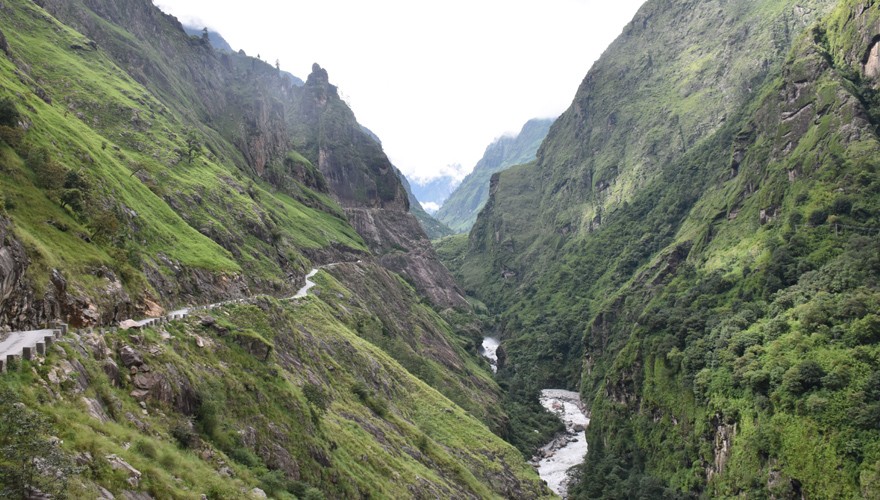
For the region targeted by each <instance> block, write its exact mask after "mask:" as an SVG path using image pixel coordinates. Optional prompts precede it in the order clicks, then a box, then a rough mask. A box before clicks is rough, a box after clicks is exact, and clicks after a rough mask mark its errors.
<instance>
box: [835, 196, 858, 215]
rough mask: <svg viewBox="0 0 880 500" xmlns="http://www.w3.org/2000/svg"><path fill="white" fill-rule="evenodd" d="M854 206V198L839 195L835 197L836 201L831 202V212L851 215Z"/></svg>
mask: <svg viewBox="0 0 880 500" xmlns="http://www.w3.org/2000/svg"><path fill="white" fill-rule="evenodd" d="M852 207H853V203H852V200H850V199H849V198H847V197H846V196H839V197H837V198H835V199H834V203H832V204H831V213H833V214H835V215H849V213H850V212H851V211H852Z"/></svg>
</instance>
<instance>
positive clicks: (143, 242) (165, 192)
mask: <svg viewBox="0 0 880 500" xmlns="http://www.w3.org/2000/svg"><path fill="white" fill-rule="evenodd" d="M9 15H10V18H9V20H8V21H9V22H8V25H5V26H4V34H5V35H6V37H7V39H8V41H9V44H10V47H12V51H13V55H14V57H15V58H16V59H15V60H18V61H27V63H28V66H27V68H26V69H21V68H17V67H16V66H15V63H14V62H13V61H12V60H10V59H8V58H2V60H0V84H2V86H3V88H4V94H3V97H12V98H13V100H14V102H15V104H16V107H17V108H18V110H19V112H20V113H22V114H23V116H24V117H25V119H26V120H27V122H28V123H29V130H28V131H27V133H26V134H25V137H24V142H23V144H21V145H19V146H18V147H17V148H15V149H13V148H10V147H8V146H7V145H5V144H0V154H2V157H3V168H2V171H0V187H2V189H3V193H4V201H5V203H6V205H7V210H6V213H7V214H8V216H9V217H10V218H11V219H12V221H13V222H14V228H15V234H16V235H17V237H18V238H20V239H21V240H22V241H23V242H24V243H25V245H26V248H27V249H28V254H29V257H30V258H31V260H32V262H33V265H32V266H31V267H30V268H29V270H28V275H29V279H30V280H31V282H32V283H33V284H34V286H36V287H38V289H41V288H42V287H44V286H45V284H46V283H48V277H49V274H50V272H51V270H52V269H59V270H60V271H62V273H64V274H65V275H66V276H68V279H72V280H73V283H72V285H74V286H82V287H83V288H84V289H85V291H86V292H89V291H94V289H93V288H91V287H90V286H87V285H88V284H87V283H85V281H87V280H85V279H81V278H80V277H81V276H85V275H88V274H89V273H90V272H91V270H93V269H97V268H100V267H102V266H106V267H109V268H111V269H115V270H116V271H117V274H120V275H123V276H129V277H130V279H128V280H127V283H126V286H127V287H128V288H129V290H128V291H129V293H131V294H132V295H133V296H135V297H140V296H142V295H143V294H149V295H154V294H155V293H154V292H152V291H150V290H149V289H144V288H143V287H144V286H145V285H146V283H147V279H146V277H145V275H144V274H143V273H144V269H145V268H159V270H160V272H162V273H164V274H169V273H170V274H173V272H172V271H170V270H168V269H165V265H164V264H163V259H164V258H167V259H168V260H170V261H171V262H175V263H177V264H179V265H181V266H183V267H184V268H188V269H194V270H195V269H198V270H203V271H207V272H209V273H213V274H215V275H226V276H228V275H233V274H239V273H244V274H246V275H248V276H249V277H250V278H251V279H255V280H266V282H274V283H276V284H277V281H278V279H277V277H278V276H282V275H285V274H287V273H286V272H285V270H284V269H283V267H284V266H293V267H294V268H306V267H307V266H308V258H307V257H306V256H305V255H304V252H307V251H310V250H317V249H324V248H329V247H331V246H339V247H347V248H350V249H353V250H356V251H365V250H366V246H365V245H364V243H363V241H362V240H361V238H360V237H359V236H358V235H357V233H356V232H355V231H354V230H353V229H352V228H351V227H350V225H349V224H348V223H347V222H346V221H345V219H344V215H343V213H342V210H341V208H339V206H338V205H337V204H336V203H335V202H334V201H333V200H332V199H330V197H329V196H328V195H327V194H324V193H320V192H315V191H313V190H311V189H310V188H309V187H307V186H304V185H299V184H296V183H293V184H292V186H293V188H292V189H293V191H291V194H288V193H285V192H282V191H279V190H278V189H276V188H275V187H273V186H271V185H270V184H268V183H267V182H265V181H263V180H262V179H259V178H255V179H249V178H248V175H247V174H246V173H244V172H242V170H241V169H240V166H241V163H242V162H243V160H242V159H241V155H240V153H237V151H236V149H235V147H234V146H233V145H232V144H230V143H229V142H227V141H229V139H228V138H223V137H221V136H219V135H218V134H217V132H215V131H213V130H210V129H208V128H206V127H199V128H198V130H199V134H200V135H199V137H200V138H201V140H202V141H203V144H205V146H206V148H205V149H203V151H204V152H205V154H203V155H202V156H201V157H198V158H196V159H195V160H193V161H192V162H186V161H179V159H178V158H177V156H176V155H175V154H174V153H173V152H174V150H175V149H178V148H181V147H182V141H183V137H184V135H185V134H184V133H183V131H184V130H185V129H186V128H187V127H186V124H187V123H190V122H189V120H190V119H191V117H190V116H189V115H188V113H185V112H183V111H182V110H183V109H186V106H178V103H177V102H175V101H169V100H168V96H166V95H163V94H161V93H156V92H155V90H153V89H147V88H145V87H144V86H142V85H141V84H139V83H137V82H136V81H135V80H134V79H133V78H132V77H131V76H129V75H128V74H127V73H126V71H125V70H123V68H120V67H119V66H117V65H116V63H114V61H113V60H112V59H111V58H110V57H109V54H108V52H106V51H105V50H98V51H93V50H91V49H88V50H74V49H71V48H70V45H71V44H75V43H76V44H80V45H84V44H85V42H84V37H83V36H82V35H80V34H78V33H76V32H75V31H72V30H71V29H69V28H67V27H66V26H64V25H62V24H59V23H57V22H56V21H55V20H54V19H53V18H51V17H50V16H47V15H46V14H45V13H44V11H42V9H40V8H39V7H38V6H36V5H35V4H32V3H28V2H15V3H14V5H10V9H9ZM98 22H99V25H100V26H102V27H103V29H107V30H109V31H108V32H109V33H110V36H112V37H114V38H113V40H112V41H110V40H105V42H107V43H110V44H114V45H112V46H111V47H108V50H116V49H119V48H120V47H125V48H127V50H135V48H134V47H135V46H139V43H140V42H138V41H137V39H136V38H134V37H132V36H131V34H129V33H127V32H126V31H124V30H121V29H119V28H118V27H114V26H113V25H111V24H109V23H106V22H105V21H103V20H101V21H98ZM115 44H118V45H115ZM16 72H17V73H16ZM17 74H18V75H21V77H20V78H19V77H18V76H17ZM37 86H39V87H40V88H42V89H44V90H45V91H46V92H47V93H48V95H49V96H51V99H52V104H51V105H50V104H48V103H46V102H44V101H43V100H42V99H40V98H39V97H37V95H36V94H35V92H34V91H35V89H36V88H37ZM245 90H246V89H244V88H243V89H242V91H245ZM175 91H176V92H178V93H179V94H182V95H190V96H191V92H192V89H183V88H182V87H179V86H178V87H176V90H175ZM37 148H46V149H47V150H48V152H49V154H50V158H51V159H52V161H53V162H55V163H57V164H58V165H60V166H61V167H62V168H63V169H66V170H82V171H84V172H85V173H86V176H87V178H88V179H89V181H90V184H91V185H92V189H91V192H90V193H89V195H88V200H87V201H88V203H87V207H86V208H87V210H86V213H75V212H74V211H72V210H71V209H69V208H64V207H62V206H60V204H59V203H58V201H57V198H56V196H55V195H53V194H52V193H47V192H46V191H44V190H43V189H41V188H40V187H39V184H40V182H41V180H40V179H38V178H37V177H36V176H35V174H34V173H33V172H31V171H30V170H29V169H28V168H27V167H26V166H25V161H24V159H25V158H26V157H27V155H28V152H29V151H33V150H35V149H37ZM206 149H207V150H206ZM289 155H290V156H292V157H293V158H295V159H296V160H297V161H302V162H303V163H304V164H310V163H309V162H308V160H306V159H305V158H304V157H302V155H299V153H296V152H295V151H292V152H290V153H289ZM292 194H293V195H296V196H293V195H292ZM99 210H110V211H111V212H113V213H114V214H115V215H114V218H115V219H116V221H117V224H118V228H117V229H116V230H115V231H114V232H112V233H111V234H108V235H107V237H105V238H103V239H99V240H95V239H94V238H93V237H92V236H93V235H94V233H95V230H96V224H97V223H98V222H96V221H97V219H96V216H95V215H94V212H96V211H99ZM47 222H51V224H52V226H55V227H63V228H65V229H63V230H59V229H55V227H52V226H49V225H47ZM89 239H91V240H92V241H89ZM160 256H164V257H163V258H160ZM146 286H147V287H148V286H149V285H146ZM280 286H284V283H280Z"/></svg>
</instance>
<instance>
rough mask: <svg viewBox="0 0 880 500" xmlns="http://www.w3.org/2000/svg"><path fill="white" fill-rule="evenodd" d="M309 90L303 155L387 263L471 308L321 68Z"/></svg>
mask: <svg viewBox="0 0 880 500" xmlns="http://www.w3.org/2000/svg"><path fill="white" fill-rule="evenodd" d="M303 91H304V95H303V97H302V99H301V101H300V102H299V108H298V114H297V116H299V117H301V118H300V119H301V120H302V121H303V125H306V129H307V130H308V131H310V132H309V133H308V134H306V139H305V142H303V143H301V144H297V149H298V150H301V151H306V152H311V153H312V154H315V155H317V162H316V165H317V166H318V169H319V170H320V171H321V173H322V174H323V175H324V177H325V178H326V179H327V183H328V185H329V187H330V192H331V193H332V194H333V197H334V198H336V200H337V201H338V202H339V203H340V205H342V206H343V207H344V209H345V213H346V215H347V216H348V219H349V222H351V224H352V226H354V228H355V230H356V231H357V232H358V234H360V235H361V237H362V238H363V239H364V241H365V242H366V243H367V245H368V246H369V248H370V250H371V251H372V252H373V253H374V254H375V255H376V256H377V257H378V258H379V262H380V263H381V264H382V265H383V266H385V267H386V268H388V269H390V270H392V271H394V272H397V273H400V274H401V275H402V276H404V278H406V279H407V280H408V281H409V282H410V283H411V284H412V285H413V286H414V287H415V288H416V289H417V290H418V291H419V292H421V293H422V294H423V295H425V296H426V297H428V299H430V301H431V303H432V304H434V305H435V306H437V307H441V308H447V307H460V308H466V307H468V306H467V302H466V301H465V300H464V297H463V294H462V292H461V290H460V289H459V288H458V286H457V285H456V284H455V281H454V279H453V278H452V276H451V275H450V274H449V271H448V270H447V269H446V268H445V267H444V266H443V264H442V263H441V262H440V261H439V259H438V258H437V255H436V253H435V252H434V249H433V247H432V246H431V242H430V240H429V239H428V237H427V236H426V235H425V232H424V230H423V229H422V227H421V225H420V224H419V222H418V220H417V219H416V218H415V217H414V216H413V215H411V214H410V213H409V200H408V197H407V194H406V190H405V189H404V188H403V185H402V184H401V181H400V179H399V177H398V175H397V170H396V169H395V168H394V166H393V165H392V164H391V162H390V161H389V160H388V157H387V156H385V153H384V152H383V151H382V147H381V144H380V143H378V142H377V141H376V140H375V139H373V138H372V137H371V136H370V135H369V134H368V133H367V132H365V131H364V129H363V127H361V126H360V125H359V124H358V123H357V121H356V120H355V117H354V114H353V113H352V112H351V110H350V109H349V108H348V106H346V105H345V103H344V102H342V100H341V99H340V98H339V96H338V93H337V90H336V87H335V86H333V85H331V84H330V81H329V77H328V74H327V71H326V70H325V69H323V68H321V67H320V66H319V65H317V64H315V65H314V66H313V68H312V74H311V75H309V78H308V80H307V81H306V85H305V87H304V88H303Z"/></svg>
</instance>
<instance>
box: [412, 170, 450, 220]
mask: <svg viewBox="0 0 880 500" xmlns="http://www.w3.org/2000/svg"><path fill="white" fill-rule="evenodd" d="M460 182H461V181H460V180H459V179H457V178H455V177H453V176H451V175H443V176H441V177H435V178H433V179H430V180H421V179H413V180H411V181H410V183H409V185H410V187H411V189H412V192H413V195H415V197H416V199H417V200H419V202H420V203H421V204H422V207H423V208H424V209H425V210H426V211H428V212H429V213H433V212H436V211H437V207H440V206H441V205H443V203H444V202H445V201H446V199H447V198H449V195H450V194H451V193H452V192H453V191H455V188H456V187H457V186H458V185H459V183H460Z"/></svg>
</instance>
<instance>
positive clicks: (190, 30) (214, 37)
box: [183, 24, 234, 52]
mask: <svg viewBox="0 0 880 500" xmlns="http://www.w3.org/2000/svg"><path fill="white" fill-rule="evenodd" d="M206 29H207V28H204V27H202V28H199V27H196V26H190V25H186V24H184V25H183V31H185V32H186V34H187V35H189V36H193V37H196V38H201V37H203V36H204V34H205V30H206ZM208 42H209V43H210V44H211V47H214V49H215V50H219V51H220V52H234V50H233V49H232V46H231V45H229V42H227V41H226V39H225V38H223V35H221V34H220V33H217V32H216V31H211V30H208Z"/></svg>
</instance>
